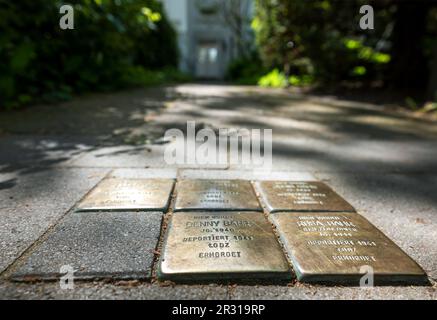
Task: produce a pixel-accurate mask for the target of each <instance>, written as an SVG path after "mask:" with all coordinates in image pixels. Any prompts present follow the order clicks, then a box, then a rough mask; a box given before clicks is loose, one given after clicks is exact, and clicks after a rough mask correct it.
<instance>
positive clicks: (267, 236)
mask: <svg viewBox="0 0 437 320" xmlns="http://www.w3.org/2000/svg"><path fill="white" fill-rule="evenodd" d="M167 232H168V233H167V236H166V240H165V244H164V249H163V252H162V256H161V261H160V265H159V269H158V277H159V278H160V279H162V280H167V279H168V280H174V281H178V280H179V281H192V280H194V281H195V280H216V281H220V280H229V279H237V280H238V279H239V280H251V279H266V278H267V279H270V280H281V279H289V278H291V271H290V269H289V266H288V263H287V261H286V258H285V255H284V253H283V252H282V250H281V248H280V245H279V242H278V239H277V237H276V236H275V235H274V233H273V231H272V225H271V223H270V222H268V221H267V220H266V218H265V217H264V215H263V214H262V213H261V212H178V213H175V214H173V216H172V217H171V222H170V226H169V228H168V231H167Z"/></svg>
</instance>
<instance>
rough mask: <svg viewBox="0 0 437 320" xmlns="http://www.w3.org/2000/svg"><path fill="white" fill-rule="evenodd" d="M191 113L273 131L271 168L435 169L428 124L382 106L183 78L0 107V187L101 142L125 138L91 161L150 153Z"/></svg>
mask: <svg viewBox="0 0 437 320" xmlns="http://www.w3.org/2000/svg"><path fill="white" fill-rule="evenodd" d="M170 102H172V103H170ZM188 120H194V121H196V124H197V130H200V129H202V128H206V127H208V128H212V129H218V128H230V127H231V128H247V129H272V130H273V135H274V144H273V154H274V163H275V160H278V161H277V163H279V164H278V165H277V166H275V167H274V170H286V171H311V172H358V173H363V174H365V172H380V173H381V174H383V173H393V172H394V173H420V174H421V173H424V172H428V173H434V174H435V173H436V172H437V164H436V162H437V161H435V159H437V150H436V149H437V148H436V146H437V126H436V124H435V123H432V122H429V121H426V120H421V119H413V118H410V117H407V116H406V115H403V114H400V113H396V112H391V111H386V110H385V109H384V108H383V107H382V106H375V105H368V104H360V103H356V102H347V101H338V100H336V99H333V98H329V97H314V96H305V95H301V94H292V93H290V92H287V91H284V90H265V89H259V88H253V87H233V86H220V85H182V86H175V87H160V88H150V89H137V90H130V91H123V92H119V93H111V94H99V95H92V96H88V97H82V98H79V99H76V100H74V101H71V102H66V103H63V104H60V105H49V106H46V105H45V106H37V107H33V108H29V109H26V110H22V111H14V112H8V113H1V114H0V125H1V132H2V134H1V135H0V147H1V150H2V153H1V155H0V175H3V176H4V177H3V178H2V179H1V180H0V189H8V188H11V187H13V186H14V185H15V184H16V183H17V177H19V175H23V174H29V173H33V172H36V171H39V170H47V169H50V168H53V167H58V166H67V167H68V166H69V165H70V164H71V165H73V166H74V163H75V160H76V159H80V158H81V157H82V156H83V155H86V154H89V153H91V152H94V151H98V150H101V149H102V148H107V149H108V150H112V149H111V148H112V147H120V146H131V147H127V148H114V150H113V151H110V152H105V153H101V154H97V155H96V156H95V161H96V163H95V166H96V167H99V161H100V160H101V161H104V160H105V159H104V158H105V157H109V156H110V157H115V159H117V157H118V156H120V159H125V158H123V155H135V154H141V153H143V152H145V151H146V152H147V151H148V148H149V147H148V146H150V145H153V144H159V143H161V142H160V140H159V138H160V137H162V135H163V134H164V132H165V130H167V129H172V128H179V129H181V130H183V131H185V130H186V121H188ZM144 156H146V154H145V155H144ZM159 156H160V155H158V157H157V158H158V159H159ZM120 161H124V160H120ZM162 161H163V159H162ZM120 165H121V166H126V167H129V163H122V164H120ZM242 169H245V168H242ZM41 183H44V182H41ZM405 183H409V182H408V181H405ZM416 189H417V188H416ZM400 190H403V191H402V192H403V196H414V197H417V196H422V195H421V194H418V192H417V191H415V190H413V189H411V190H410V191H408V193H407V194H406V192H407V191H406V190H409V189H408V188H406V187H405V186H402V187H401V188H400ZM400 190H399V192H401V191H400ZM380 191H381V190H378V191H375V192H380ZM430 200H431V201H433V202H437V200H436V199H435V198H433V199H430Z"/></svg>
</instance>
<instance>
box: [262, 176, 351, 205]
mask: <svg viewBox="0 0 437 320" xmlns="http://www.w3.org/2000/svg"><path fill="white" fill-rule="evenodd" d="M255 187H256V189H257V191H258V192H259V194H260V196H261V198H262V200H263V202H264V203H265V205H266V207H267V210H268V211H269V212H272V213H273V212H278V211H338V212H348V211H355V209H354V208H353V207H352V206H351V205H350V204H349V203H348V202H347V201H345V200H344V199H343V198H342V197H340V196H339V195H338V194H337V193H335V192H334V191H333V190H332V189H331V188H330V187H328V186H327V185H326V184H324V183H322V182H317V181H314V182H294V181H258V182H256V183H255Z"/></svg>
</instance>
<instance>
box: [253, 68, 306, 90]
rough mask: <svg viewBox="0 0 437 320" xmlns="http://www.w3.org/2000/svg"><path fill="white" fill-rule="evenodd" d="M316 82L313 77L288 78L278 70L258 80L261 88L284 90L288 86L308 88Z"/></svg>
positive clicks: (295, 76) (298, 76) (296, 76)
mask: <svg viewBox="0 0 437 320" xmlns="http://www.w3.org/2000/svg"><path fill="white" fill-rule="evenodd" d="M313 82H314V77H313V76H311V75H291V76H290V77H288V79H287V76H286V75H285V74H284V73H283V72H280V71H279V70H278V69H274V70H273V71H271V72H269V73H267V74H266V75H264V76H262V77H261V78H260V79H259V80H258V85H259V86H261V87H272V88H284V87H287V86H295V87H302V86H308V85H310V84H312V83H313Z"/></svg>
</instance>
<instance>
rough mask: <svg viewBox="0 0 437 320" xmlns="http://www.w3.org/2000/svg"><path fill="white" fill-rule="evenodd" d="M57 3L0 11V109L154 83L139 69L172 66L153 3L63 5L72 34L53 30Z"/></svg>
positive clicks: (173, 49)
mask: <svg viewBox="0 0 437 320" xmlns="http://www.w3.org/2000/svg"><path fill="white" fill-rule="evenodd" d="M62 4H63V2H62V1H58V0H20V1H7V2H4V1H3V2H2V4H0V30H1V32H0V61H1V63H0V109H1V108H2V106H3V107H7V108H13V107H18V106H21V105H24V104H29V103H33V102H37V101H40V100H44V101H47V100H58V99H68V98H70V97H71V95H73V94H75V93H80V92H84V91H95V90H111V89H115V88H120V87H124V86H128V85H132V84H135V83H141V84H148V83H149V84H154V83H157V82H159V80H160V76H159V73H156V72H153V73H152V72H150V71H147V70H158V69H160V68H165V67H175V66H176V65H177V62H178V52H177V45H176V34H175V32H174V30H173V29H172V27H171V26H170V24H169V22H168V21H167V19H166V17H165V15H164V13H163V11H162V8H161V4H160V3H159V2H158V1H156V0H76V1H71V4H72V6H73V7H74V9H75V11H74V14H75V29H74V30H61V29H60V27H59V19H60V17H61V15H60V14H59V8H60V7H61V5H62ZM29 12H31V13H32V14H29Z"/></svg>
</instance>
